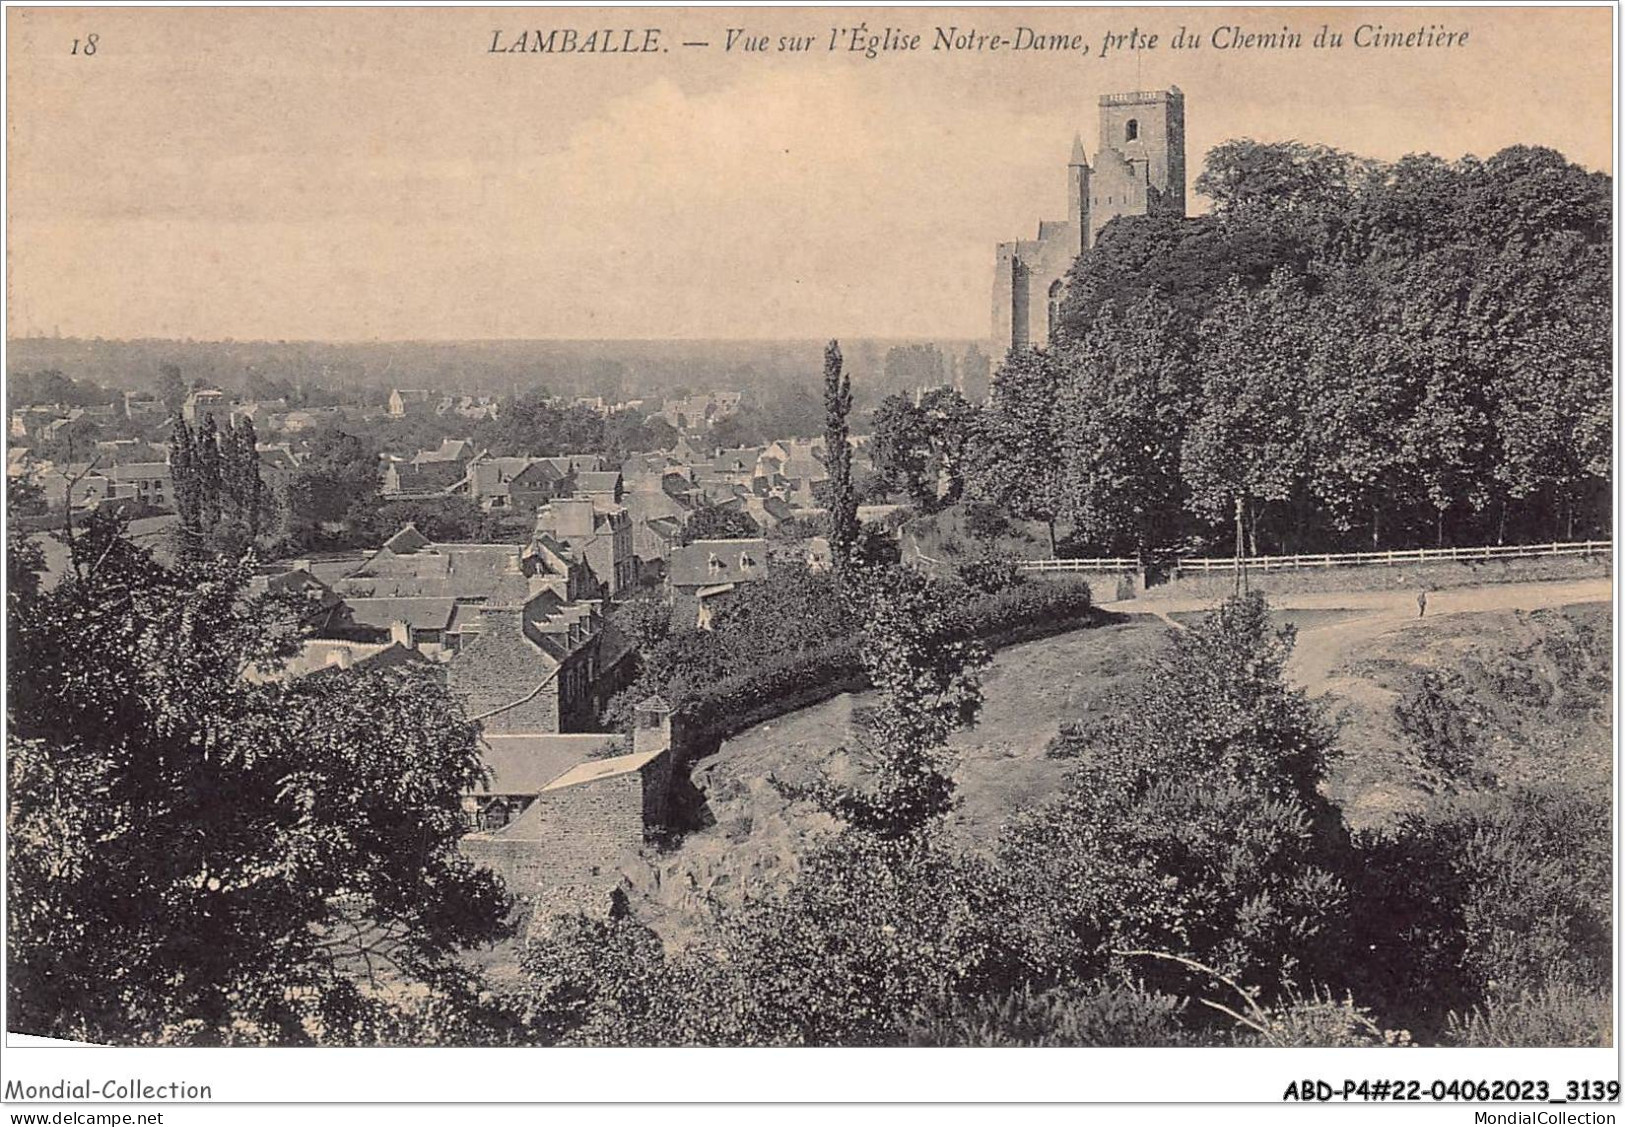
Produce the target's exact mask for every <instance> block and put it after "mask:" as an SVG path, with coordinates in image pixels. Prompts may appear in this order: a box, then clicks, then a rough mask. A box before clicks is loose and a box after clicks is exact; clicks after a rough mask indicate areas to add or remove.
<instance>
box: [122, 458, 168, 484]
mask: <svg viewBox="0 0 1625 1127" xmlns="http://www.w3.org/2000/svg"><path fill="white" fill-rule="evenodd" d="M109 468H110V469H111V470H112V474H113V480H114V481H156V480H161V479H163V478H166V477H168V476H170V475H169V465H168V463H166V462H126V463H124V464H123V465H122V466H112V467H109Z"/></svg>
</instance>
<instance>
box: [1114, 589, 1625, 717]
mask: <svg viewBox="0 0 1625 1127" xmlns="http://www.w3.org/2000/svg"><path fill="white" fill-rule="evenodd" d="M1612 598H1613V581H1612V580H1611V579H1607V578H1597V579H1577V580H1563V581H1559V582H1551V583H1491V584H1485V585H1484V586H1482V587H1450V588H1445V589H1443V590H1439V591H1429V592H1428V601H1427V615H1426V616H1425V617H1418V615H1417V613H1416V611H1417V607H1416V591H1414V590H1397V591H1314V592H1305V593H1301V594H1277V595H1272V596H1270V605H1271V606H1272V607H1275V608H1276V609H1279V610H1343V611H1357V612H1361V613H1358V614H1357V615H1355V616H1354V617H1342V618H1339V619H1337V620H1335V621H1332V622H1327V623H1324V624H1321V625H1315V626H1308V627H1304V628H1302V629H1300V630H1299V631H1298V644H1297V646H1296V647H1295V648H1294V649H1293V652H1292V660H1291V662H1290V663H1289V664H1288V666H1287V672H1288V673H1289V674H1290V675H1291V676H1292V678H1293V679H1294V680H1295V681H1297V682H1298V684H1300V685H1302V686H1303V687H1304V688H1306V689H1308V690H1309V691H1310V692H1311V693H1314V694H1317V695H1318V694H1320V693H1322V692H1325V691H1326V690H1327V689H1329V688H1331V687H1332V686H1331V673H1332V670H1334V669H1336V668H1337V667H1338V666H1339V665H1340V664H1342V662H1343V661H1344V659H1345V658H1346V657H1347V656H1348V654H1349V652H1350V651H1351V650H1353V649H1355V648H1356V647H1358V646H1362V645H1364V644H1365V643H1367V642H1369V641H1370V640H1371V639H1373V638H1376V637H1379V636H1381V635H1383V634H1386V633H1388V632H1390V631H1394V630H1410V629H1415V628H1417V627H1423V628H1425V627H1426V626H1427V624H1428V623H1429V622H1433V621H1435V620H1437V619H1439V618H1442V617H1445V616H1447V615H1452V614H1468V613H1472V612H1476V611H1492V610H1539V609H1541V608H1543V607H1560V606H1568V605H1570V604H1572V603H1598V602H1602V603H1605V602H1608V601H1610V600H1611V599H1612ZM1213 606H1214V603H1213V601H1212V600H1205V599H1176V600H1170V601H1166V602H1163V601H1159V602H1157V603H1155V604H1149V603H1137V602H1136V601H1135V600H1133V599H1124V600H1122V601H1120V602H1114V603H1105V604H1102V609H1103V610H1110V611H1116V612H1117V613H1119V614H1135V615H1138V614H1152V615H1155V616H1156V617H1158V618H1162V619H1164V620H1165V621H1168V622H1170V623H1172V624H1173V625H1175V626H1177V625H1178V623H1177V622H1173V620H1172V619H1170V618H1168V616H1169V615H1170V614H1179V613H1182V612H1185V613H1188V612H1191V611H1203V610H1211V609H1212V607H1213Z"/></svg>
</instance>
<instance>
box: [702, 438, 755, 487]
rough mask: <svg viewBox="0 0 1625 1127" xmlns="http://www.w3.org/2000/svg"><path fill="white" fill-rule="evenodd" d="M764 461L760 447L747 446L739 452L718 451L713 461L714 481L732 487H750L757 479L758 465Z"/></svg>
mask: <svg viewBox="0 0 1625 1127" xmlns="http://www.w3.org/2000/svg"><path fill="white" fill-rule="evenodd" d="M761 459H762V448H761V447H760V446H747V447H744V448H742V449H738V450H718V451H717V456H716V457H715V458H713V459H712V460H711V469H712V471H713V473H714V475H715V476H714V477H713V478H712V480H716V481H725V482H728V483H729V484H731V485H744V486H749V485H750V483H751V481H752V480H753V479H754V478H755V477H756V463H757V462H759V461H761Z"/></svg>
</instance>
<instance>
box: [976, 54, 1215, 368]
mask: <svg viewBox="0 0 1625 1127" xmlns="http://www.w3.org/2000/svg"><path fill="white" fill-rule="evenodd" d="M1066 188H1067V218H1066V219H1065V220H1064V221H1062V220H1049V219H1046V220H1041V221H1040V222H1039V224H1038V237H1037V238H1036V239H1021V240H1017V241H1014V242H1008V243H1000V244H999V247H998V252H997V255H996V258H995V263H994V276H993V338H992V346H993V351H994V355H995V356H1003V355H1004V353H1005V352H1006V351H1008V350H1010V349H1012V348H1015V349H1022V348H1038V347H1042V346H1044V345H1046V344H1048V343H1049V340H1050V334H1051V332H1052V331H1053V330H1054V328H1055V326H1056V324H1057V319H1058V316H1059V312H1060V307H1061V300H1062V298H1063V296H1064V294H1065V290H1066V274H1067V271H1068V270H1070V269H1071V267H1072V263H1073V261H1074V260H1075V259H1076V258H1077V257H1078V256H1079V255H1080V254H1087V253H1088V252H1089V250H1090V249H1091V248H1092V247H1093V246H1094V245H1095V240H1096V239H1097V238H1098V237H1099V235H1100V232H1101V230H1102V229H1103V228H1104V227H1105V226H1106V224H1108V223H1110V222H1111V221H1112V220H1113V219H1116V218H1117V217H1118V216H1120V215H1178V216H1183V215H1184V214H1185V95H1184V94H1183V93H1181V92H1180V89H1179V87H1177V86H1170V87H1169V88H1168V89H1167V90H1148V91H1135V92H1133V93H1125V94H1103V95H1101V98H1100V148H1099V150H1097V151H1096V153H1095V159H1094V163H1093V164H1090V162H1089V160H1088V158H1087V156H1085V154H1084V149H1083V139H1082V137H1076V136H1075V137H1074V138H1073V141H1072V156H1071V158H1070V159H1069V160H1068V162H1067V179H1066Z"/></svg>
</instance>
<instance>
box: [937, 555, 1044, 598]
mask: <svg viewBox="0 0 1625 1127" xmlns="http://www.w3.org/2000/svg"><path fill="white" fill-rule="evenodd" d="M955 571H956V574H957V575H958V576H959V581H960V582H961V583H963V584H964V585H965V586H967V587H969V588H970V589H971V590H973V591H981V592H984V593H986V594H989V595H996V594H998V593H999V592H1000V591H1005V590H1008V589H1009V588H1011V587H1019V586H1021V585H1022V584H1023V583H1025V582H1027V576H1026V575H1024V574H1023V573H1022V570H1021V568H1020V567H1019V566H1017V564H1016V561H1015V560H1012V559H1004V558H1000V557H998V556H979V557H977V558H976V559H973V560H967V561H965V562H964V563H962V564H960V565H959V567H958V568H957V569H955Z"/></svg>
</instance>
